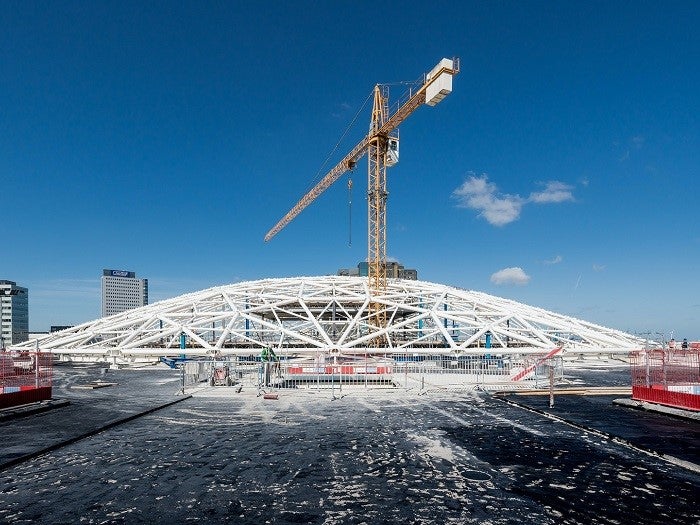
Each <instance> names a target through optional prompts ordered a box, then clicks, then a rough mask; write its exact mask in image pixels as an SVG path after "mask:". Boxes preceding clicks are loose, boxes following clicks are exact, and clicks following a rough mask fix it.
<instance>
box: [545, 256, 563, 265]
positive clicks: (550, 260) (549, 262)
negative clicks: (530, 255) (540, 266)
mask: <svg viewBox="0 0 700 525" xmlns="http://www.w3.org/2000/svg"><path fill="white" fill-rule="evenodd" d="M563 260H564V258H563V257H562V256H561V255H557V256H556V257H554V259H548V260H546V261H544V264H559V263H560V262H562V261H563Z"/></svg>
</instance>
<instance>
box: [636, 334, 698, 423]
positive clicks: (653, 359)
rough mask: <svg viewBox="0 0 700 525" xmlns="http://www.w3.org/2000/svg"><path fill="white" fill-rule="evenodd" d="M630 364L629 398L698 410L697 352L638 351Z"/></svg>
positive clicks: (684, 350) (693, 350)
mask: <svg viewBox="0 0 700 525" xmlns="http://www.w3.org/2000/svg"><path fill="white" fill-rule="evenodd" d="M630 364H631V367H632V399H636V400H638V401H648V402H650V403H658V404H662V405H668V406H673V407H677V408H684V409H686V410H700V349H696V348H690V349H683V350H672V349H655V350H640V351H638V352H632V353H631V354H630Z"/></svg>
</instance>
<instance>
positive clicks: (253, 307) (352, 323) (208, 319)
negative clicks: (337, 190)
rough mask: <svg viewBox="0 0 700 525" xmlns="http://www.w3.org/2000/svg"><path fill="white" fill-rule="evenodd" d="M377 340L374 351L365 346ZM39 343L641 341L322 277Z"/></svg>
mask: <svg viewBox="0 0 700 525" xmlns="http://www.w3.org/2000/svg"><path fill="white" fill-rule="evenodd" d="M370 300H372V301H374V302H375V303H379V304H381V305H382V307H383V308H384V310H385V312H386V316H387V319H388V324H387V326H386V327H384V328H380V327H376V326H374V325H373V324H372V323H371V322H370V318H369V316H370ZM376 338H378V339H379V341H380V344H379V345H376V344H371V342H372V340H374V339H376ZM34 344H35V343H33V342H27V343H23V344H22V345H18V346H16V347H14V348H17V349H20V348H29V347H32V346H33V345H34ZM38 345H39V348H40V349H41V350H42V351H50V352H54V353H58V354H80V355H83V356H89V355H93V356H103V357H110V358H114V357H123V358H128V357H132V358H133V357H134V356H142V357H146V356H151V357H157V356H172V355H178V354H182V353H186V354H187V355H217V356H218V355H251V354H256V353H259V352H260V350H261V349H262V348H266V347H267V348H273V349H275V350H276V351H277V353H278V354H279V353H280V352H282V353H286V354H287V355H312V354H318V353H319V352H326V353H338V354H366V353H368V352H369V353H375V354H376V353H377V352H381V353H383V354H413V355H415V354H435V355H460V354H465V355H468V354H484V352H485V351H486V352H488V353H501V354H508V353H511V354H513V353H518V354H528V353H538V354H543V353H547V352H550V351H552V350H553V349H555V348H559V349H561V351H562V352H563V353H566V352H575V353H586V352H596V353H600V352H611V353H612V352H628V351H630V350H633V349H639V348H641V347H642V346H643V340H641V339H639V338H636V337H634V336H631V335H629V334H626V333H624V332H621V331H618V330H613V329H609V328H605V327H602V326H599V325H595V324H593V323H588V322H586V321H582V320H579V319H575V318H572V317H568V316H565V315H560V314H557V313H553V312H550V311H547V310H543V309H541V308H535V307H532V306H527V305H525V304H521V303H518V302H515V301H512V300H508V299H503V298H500V297H495V296H492V295H488V294H485V293H481V292H476V291H471V290H463V289H459V288H455V287H450V286H446V285H441V284H435V283H430V282H425V281H410V280H399V279H394V280H390V281H389V283H388V287H387V290H386V293H385V294H383V295H381V296H379V297H371V296H370V291H369V288H368V282H367V279H366V278H362V277H345V276H323V277H296V278H278V279H262V280H256V281H246V282H239V283H235V284H229V285H225V286H217V287H213V288H208V289H205V290H201V291H198V292H193V293H188V294H185V295H181V296H178V297H174V298H172V299H167V300H164V301H160V302H157V303H153V304H150V305H148V306H144V307H141V308H137V309H134V310H129V311H126V312H123V313H120V314H117V315H113V316H110V317H105V318H102V319H97V320H95V321H92V322H88V323H84V324H81V325H79V326H75V327H73V328H69V329H66V330H63V331H61V332H56V333H54V334H51V335H49V336H47V337H45V338H43V339H41V340H39V342H38ZM377 346H378V348H377Z"/></svg>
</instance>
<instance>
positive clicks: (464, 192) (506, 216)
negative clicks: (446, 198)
mask: <svg viewBox="0 0 700 525" xmlns="http://www.w3.org/2000/svg"><path fill="white" fill-rule="evenodd" d="M572 190H573V187H572V186H570V185H568V184H565V183H563V182H559V181H549V182H547V183H546V184H545V188H544V190H542V191H539V192H532V193H531V194H530V196H529V197H528V198H527V199H524V198H523V197H521V196H520V195H517V194H516V195H510V194H506V193H500V192H499V190H498V187H497V186H496V185H495V184H494V183H492V182H489V178H488V175H486V174H483V175H481V176H480V177H477V176H476V175H474V173H473V172H470V173H469V178H468V179H467V180H465V181H464V182H463V183H462V185H461V186H459V187H458V188H457V189H456V190H454V191H453V192H452V196H453V197H454V198H456V199H457V201H458V203H457V206H459V207H460V208H469V209H472V210H476V211H478V212H479V216H480V217H483V218H484V219H486V220H487V221H488V222H489V224H493V225H494V226H504V225H506V224H509V223H511V222H513V221H517V220H518V219H519V218H520V212H521V211H522V209H523V206H524V205H525V204H527V203H534V204H551V203H557V202H565V201H573V200H574V195H573V193H572Z"/></svg>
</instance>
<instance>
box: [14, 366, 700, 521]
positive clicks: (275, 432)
mask: <svg viewBox="0 0 700 525" xmlns="http://www.w3.org/2000/svg"><path fill="white" fill-rule="evenodd" d="M110 374H112V372H110ZM118 374H123V377H122V376H120V378H121V381H120V386H123V387H124V391H123V392H119V391H118V390H113V391H112V396H113V397H112V398H110V396H109V395H108V394H109V392H108V391H109V389H100V390H98V391H89V392H87V393H80V394H76V396H77V397H75V398H73V399H71V405H70V410H71V411H72V412H64V416H63V418H64V419H66V420H68V419H73V418H75V417H76V415H78V414H80V413H81V410H84V412H83V413H84V414H86V417H85V418H84V421H85V422H86V423H88V422H92V423H95V422H97V419H99V418H97V419H96V414H99V413H103V414H104V415H105V416H108V417H113V416H115V415H119V414H123V413H125V412H128V411H130V410H131V411H133V410H137V409H141V408H143V407H145V406H147V405H149V404H151V405H155V404H157V403H160V402H161V401H162V400H168V399H171V398H172V395H173V393H174V391H176V390H177V387H178V383H177V381H176V380H177V376H176V375H175V374H171V373H168V371H163V372H162V373H161V372H160V371H159V372H157V373H156V375H157V376H159V378H158V380H157V381H156V382H153V381H152V380H151V378H149V377H148V376H147V375H145V373H144V372H135V371H119V372H118ZM137 374H142V375H137ZM66 375H67V376H70V373H68V372H66ZM108 375H109V374H108ZM582 375H585V372H582ZM115 377H116V376H114V375H113V376H111V377H109V379H110V380H113V379H114V378H115ZM110 388H113V387H110ZM232 390H233V389H226V388H224V387H221V388H219V389H209V390H204V391H202V392H200V393H199V394H198V395H195V397H193V398H191V399H187V400H185V401H183V402H181V403H178V404H176V405H173V406H170V407H168V408H165V409H163V410H159V411H157V412H154V413H151V414H149V415H146V416H144V417H142V418H139V419H136V420H134V421H131V422H128V423H125V424H123V425H120V426H117V427H114V428H111V429H109V430H107V431H105V432H102V433H99V434H97V435H94V436H91V437H89V438H87V439H84V440H81V441H79V442H77V443H74V444H72V445H69V446H67V447H65V448H61V449H58V450H56V451H53V452H51V453H49V454H46V455H43V456H40V457H38V458H36V459H32V460H30V461H27V462H25V463H22V464H20V465H17V466H15V467H11V468H8V469H5V470H3V471H0V522H2V523H30V522H31V523H34V522H41V523H185V522H207V523H222V522H223V523H226V522H227V523H251V524H253V523H256V524H258V523H271V524H287V523H317V524H340V523H368V524H375V523H397V522H399V523H407V524H410V523H425V524H428V523H440V524H442V523H484V524H507V523H528V524H530V523H537V524H550V523H551V524H555V523H557V524H560V523H564V524H579V523H580V524H588V523H601V524H602V523H621V524H625V523H630V524H632V523H634V524H635V525H637V524H640V523H659V524H661V523H663V524H667V523H677V524H686V523H698V520H699V515H698V508H697V494H698V489H699V488H700V486H699V483H700V475H699V474H698V473H697V472H696V471H693V470H692V469H687V468H682V467H679V466H678V465H675V464H673V463H669V462H668V461H665V460H664V459H663V458H661V457H657V456H654V455H651V454H648V453H645V452H643V451H639V450H636V449H635V448H634V447H630V446H627V445H625V444H624V443H618V442H616V441H614V440H611V439H608V438H606V437H604V436H601V435H598V434H595V433H591V432H586V431H584V430H582V429H580V428H576V427H573V426H571V425H567V424H565V423H562V422H559V421H555V420H552V419H550V418H548V417H545V416H544V415H541V414H538V413H536V412H533V411H528V410H525V409H524V408H521V407H518V406H515V405H512V404H508V403H505V402H504V401H502V400H499V399H496V398H493V397H491V396H490V395H487V394H483V393H467V392H457V391H455V392H442V393H428V394H427V395H422V396H418V395H415V394H412V393H405V392H397V391H390V392H386V391H378V392H370V393H366V392H363V391H361V390H358V391H348V392H346V393H345V394H346V395H345V396H344V397H342V398H341V399H333V398H332V396H331V393H330V392H323V391H321V392H318V393H313V392H300V391H289V392H285V391H282V392H281V393H280V398H279V400H277V401H270V400H263V399H262V398H261V397H257V396H256V392H254V391H252V390H250V389H244V390H243V392H241V393H240V394H235V393H233V392H232ZM65 392H67V393H70V394H71V395H74V394H75V392H70V389H66V390H65ZM93 396H96V398H99V399H96V398H95V397H93ZM102 396H105V397H102ZM132 398H137V399H136V400H135V399H132ZM517 401H518V402H523V401H524V400H523V398H519V399H518V400H517ZM525 401H526V402H527V404H530V405H531V406H533V407H535V408H538V409H539V408H546V405H548V398H547V397H546V396H543V397H538V398H535V397H533V398H527V399H526V400H525ZM541 404H544V405H545V406H542V407H540V406H539V405H541ZM613 407H614V406H613V405H611V404H610V400H609V399H608V400H606V399H602V398H574V397H573V396H571V397H570V398H569V397H567V398H565V397H564V396H561V397H559V398H556V399H555V407H554V409H552V411H553V413H554V414H556V415H557V416H559V417H563V418H566V419H572V420H573V419H577V420H578V421H580V422H586V423H588V424H591V425H597V426H598V427H599V428H598V429H599V430H605V431H611V430H615V431H617V432H619V433H620V434H624V435H625V439H632V438H634V439H639V440H641V441H642V442H644V443H645V444H646V445H648V446H650V447H652V448H653V447H656V448H662V447H670V446H671V445H670V444H669V442H668V437H669V436H672V435H674V433H675V434H678V435H682V436H685V438H683V439H685V440H686V441H683V439H682V440H681V442H680V443H679V444H678V446H679V447H682V446H684V444H687V443H692V442H694V443H695V445H697V439H696V436H697V432H698V428H697V427H698V423H697V422H691V423H690V424H689V423H688V422H686V421H683V420H679V419H675V418H670V417H668V416H662V415H658V414H647V413H643V412H639V411H635V410H632V409H627V408H624V407H614V408H613ZM63 410H68V407H66V408H61V409H57V410H56V411H54V414H53V415H52V417H53V418H58V417H59V415H58V413H59V412H61V411H63ZM88 414H89V415H90V417H87V415H88ZM623 415H624V416H623ZM596 416H597V417H596ZM661 416H662V417H661ZM39 417H40V415H37V416H36V418H35V417H34V416H32V417H28V418H22V419H20V420H16V421H14V422H12V425H15V424H16V423H19V422H20V421H22V426H18V427H10V426H8V425H7V424H5V423H3V424H1V425H0V431H2V434H3V436H5V435H7V434H6V433H7V432H11V431H13V430H14V431H15V432H16V433H18V434H20V433H25V439H29V440H30V439H31V434H26V433H27V432H29V431H31V430H32V425H34V427H35V428H34V430H39V429H40V428H44V426H45V423H44V422H41V420H39V419H38V418H39ZM640 418H641V419H640ZM32 421H33V423H32ZM44 421H45V422H46V423H50V422H49V420H44ZM65 424H66V425H67V424H68V423H65ZM72 424H73V425H77V426H80V425H79V423H78V422H76V421H73V423H72ZM45 430H46V431H47V432H49V433H51V432H54V430H52V429H50V428H48V429H45ZM652 431H653V432H652ZM644 440H646V441H644ZM5 448H6V447H5V446H4V445H3V447H2V449H3V454H4V453H5V451H4V449H5ZM696 454H697V449H695V451H694V452H693V451H692V450H691V451H690V455H686V456H685V459H686V460H687V461H690V460H691V459H692V458H697V456H696ZM676 455H679V454H676ZM696 464H697V463H696Z"/></svg>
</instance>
